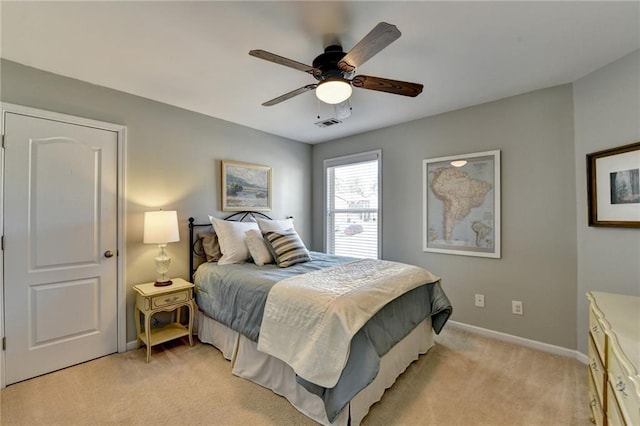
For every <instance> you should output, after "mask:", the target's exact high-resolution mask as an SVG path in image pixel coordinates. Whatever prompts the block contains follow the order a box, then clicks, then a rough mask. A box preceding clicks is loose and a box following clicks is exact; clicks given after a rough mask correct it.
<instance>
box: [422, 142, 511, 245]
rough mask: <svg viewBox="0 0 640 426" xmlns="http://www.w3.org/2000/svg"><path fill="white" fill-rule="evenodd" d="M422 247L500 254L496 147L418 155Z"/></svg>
mask: <svg viewBox="0 0 640 426" xmlns="http://www.w3.org/2000/svg"><path fill="white" fill-rule="evenodd" d="M422 185H423V224H422V226H423V250H424V251H427V252H435V253H447V254H458V255H465V256H480V257H493V258H500V256H501V252H500V151H499V150H496V151H487V152H478V153H474V154H466V155H455V156H451V157H441V158H432V159H428V160H424V161H423V174H422Z"/></svg>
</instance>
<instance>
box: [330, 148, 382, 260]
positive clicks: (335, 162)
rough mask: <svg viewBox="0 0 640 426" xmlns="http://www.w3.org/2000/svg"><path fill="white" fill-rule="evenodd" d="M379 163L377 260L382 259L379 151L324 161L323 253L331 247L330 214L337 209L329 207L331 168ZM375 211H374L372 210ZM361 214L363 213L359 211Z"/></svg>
mask: <svg viewBox="0 0 640 426" xmlns="http://www.w3.org/2000/svg"><path fill="white" fill-rule="evenodd" d="M373 160H377V161H378V208H377V211H375V212H376V214H377V216H378V218H377V233H378V238H377V240H378V250H377V256H378V257H377V258H378V259H382V150H381V149H377V150H374V151H366V152H361V153H356V154H349V155H344V156H341V157H333V158H326V159H325V160H323V177H324V179H323V183H322V186H323V191H322V192H323V193H322V198H323V200H322V210H323V212H322V216H323V221H322V227H323V251H324V252H325V253H327V249H328V246H329V233H328V226H327V225H328V220H329V214H330V212H332V213H335V209H330V208H329V207H330V206H329V204H328V203H329V199H328V198H329V197H328V196H329V194H328V191H329V188H328V182H327V181H328V178H329V176H328V174H329V168H330V167H336V166H344V165H348V164H357V163H363V162H368V161H373ZM371 210H372V211H373V209H371ZM344 212H345V210H344V209H341V210H340V211H339V212H338V213H344ZM358 212H361V211H358Z"/></svg>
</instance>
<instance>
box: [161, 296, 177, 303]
mask: <svg viewBox="0 0 640 426" xmlns="http://www.w3.org/2000/svg"><path fill="white" fill-rule="evenodd" d="M176 300H178V296H173V297H171V298H170V297H167V298H166V299H164V301H165V302H167V303H171V302H175V301H176Z"/></svg>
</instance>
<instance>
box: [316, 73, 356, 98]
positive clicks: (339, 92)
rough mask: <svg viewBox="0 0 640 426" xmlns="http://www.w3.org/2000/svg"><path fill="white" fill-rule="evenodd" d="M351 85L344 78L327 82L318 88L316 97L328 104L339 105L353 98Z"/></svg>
mask: <svg viewBox="0 0 640 426" xmlns="http://www.w3.org/2000/svg"><path fill="white" fill-rule="evenodd" d="M352 91H353V89H352V88H351V84H349V82H348V81H347V80H345V79H344V78H336V79H329V80H325V81H323V82H321V83H319V84H318V87H316V96H317V97H318V99H320V100H321V101H322V102H324V103H327V104H339V103H340V102H344V101H346V100H347V99H349V97H350V96H351V92H352Z"/></svg>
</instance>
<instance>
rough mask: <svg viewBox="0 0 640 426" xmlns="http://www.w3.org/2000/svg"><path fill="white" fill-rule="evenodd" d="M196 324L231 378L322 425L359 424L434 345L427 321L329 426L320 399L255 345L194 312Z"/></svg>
mask: <svg viewBox="0 0 640 426" xmlns="http://www.w3.org/2000/svg"><path fill="white" fill-rule="evenodd" d="M196 323H197V330H198V337H199V339H200V341H201V342H203V343H209V344H211V345H213V346H215V347H216V348H218V349H219V350H220V351H221V352H222V355H223V356H224V357H225V358H226V359H228V360H230V361H231V366H232V370H231V371H232V373H233V374H234V375H236V376H239V377H242V378H244V379H248V380H251V381H252V382H254V383H257V384H259V385H261V386H264V387H266V388H268V389H271V390H272V391H273V392H275V393H276V394H278V395H282V396H284V397H285V398H287V399H288V400H289V402H290V403H291V404H292V405H293V406H294V407H295V408H296V409H297V410H298V411H300V412H301V413H303V414H305V415H306V416H307V417H310V418H311V419H313V420H315V421H317V422H318V423H321V424H323V425H336V426H346V425H347V423H348V420H349V412H351V424H352V425H358V424H360V422H361V421H362V419H363V418H364V416H366V415H367V413H368V412H369V408H370V407H371V406H372V405H373V404H375V403H376V402H378V401H380V399H381V398H382V394H383V393H384V391H385V390H386V389H388V388H390V387H391V386H392V385H393V383H394V382H395V381H396V379H397V378H398V376H400V374H402V373H403V372H404V371H405V370H406V369H407V367H408V366H409V365H410V364H411V363H412V362H413V361H415V360H417V359H418V357H419V356H420V355H421V354H425V353H427V351H429V349H430V348H431V347H433V345H434V340H433V336H434V333H433V329H432V328H431V318H427V319H426V320H424V321H423V322H422V323H420V324H419V325H418V326H417V327H416V328H415V329H414V330H413V331H412V332H411V333H409V335H408V336H406V337H405V338H404V339H402V340H401V341H400V342H398V344H396V345H395V346H394V347H393V348H392V349H391V350H390V351H389V352H387V353H386V354H385V355H384V356H383V357H382V359H381V361H380V371H379V373H378V375H377V376H376V378H375V379H374V380H373V382H371V383H370V384H369V385H368V386H367V387H366V388H364V389H362V390H361V391H360V392H359V393H358V394H357V395H356V396H355V397H353V399H352V400H351V402H350V403H349V405H347V406H346V407H345V408H344V410H342V412H341V413H340V415H339V416H338V417H337V418H336V419H335V420H334V422H333V423H330V422H329V420H328V419H327V415H326V413H325V409H324V402H323V401H322V399H321V398H320V397H318V396H317V395H314V394H312V393H310V392H308V391H307V390H306V389H305V388H304V387H302V386H301V385H299V384H298V383H297V382H296V376H295V373H294V371H293V370H292V369H291V367H289V366H288V365H287V364H285V363H284V362H282V361H280V360H279V359H277V358H274V357H272V356H269V355H267V354H265V353H262V352H259V351H258V349H257V343H255V342H253V341H252V340H249V339H248V338H246V337H245V336H243V335H241V334H239V333H237V332H235V331H233V330H231V329H230V328H228V327H226V326H224V325H222V324H221V323H219V322H217V321H215V320H213V319H211V318H209V317H207V316H206V315H205V314H204V313H203V312H202V311H198V314H197V316H196Z"/></svg>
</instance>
